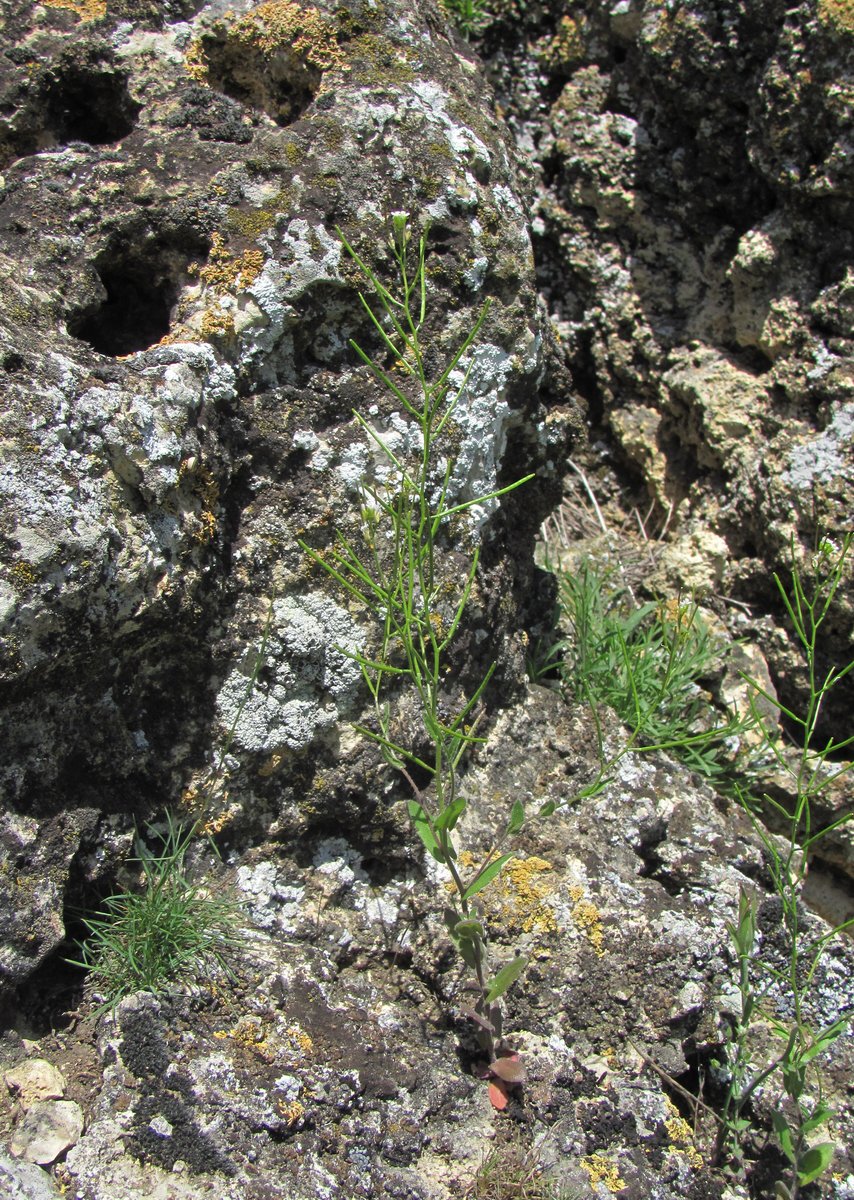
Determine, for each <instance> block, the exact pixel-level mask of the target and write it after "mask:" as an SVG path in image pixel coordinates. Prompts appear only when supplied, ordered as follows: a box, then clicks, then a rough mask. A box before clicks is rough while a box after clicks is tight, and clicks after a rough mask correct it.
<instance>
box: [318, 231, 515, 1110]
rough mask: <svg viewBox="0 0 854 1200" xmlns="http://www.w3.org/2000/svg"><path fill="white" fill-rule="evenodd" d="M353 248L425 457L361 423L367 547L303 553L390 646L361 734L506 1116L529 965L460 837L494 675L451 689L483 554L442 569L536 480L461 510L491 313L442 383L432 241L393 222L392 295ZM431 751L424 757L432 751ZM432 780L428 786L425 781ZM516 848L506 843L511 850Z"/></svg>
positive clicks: (366, 358) (372, 677)
mask: <svg viewBox="0 0 854 1200" xmlns="http://www.w3.org/2000/svg"><path fill="white" fill-rule="evenodd" d="M339 236H340V237H341V241H342V244H343V246H344V248H345V250H346V251H347V253H348V255H349V256H350V258H351V259H352V261H353V262H354V264H355V265H356V267H357V268H358V270H359V272H360V273H361V275H362V277H363V278H364V279H365V281H366V283H367V285H368V287H369V289H370V291H369V296H366V295H364V294H363V293H361V292H360V293H359V300H360V303H361V305H362V307H363V309H364V310H365V312H366V314H367V316H368V317H369V319H370V322H371V326H372V328H373V330H374V333H375V334H376V335H377V336H378V338H379V341H380V344H381V346H382V352H383V355H382V361H381V359H380V357H379V356H376V357H374V356H372V355H371V354H369V353H368V352H367V351H366V350H364V349H363V348H362V347H361V346H360V345H359V344H358V343H356V342H351V346H352V347H353V349H354V350H355V352H356V354H357V355H358V356H359V358H360V359H361V360H362V362H363V363H364V364H365V365H366V366H367V367H368V368H369V369H370V371H371V374H372V375H373V377H374V378H375V379H376V380H377V381H378V382H379V383H380V385H381V386H382V388H383V389H384V390H385V392H386V393H387V394H388V395H389V396H390V398H391V399H392V400H393V402H394V404H395V407H396V408H398V410H399V412H400V413H401V415H404V416H405V417H406V418H408V420H409V422H410V423H411V428H412V429H413V431H414V433H415V437H414V439H413V440H414V442H415V443H417V450H416V451H415V452H414V453H413V454H410V455H407V454H406V453H405V452H404V451H401V450H399V449H397V448H396V444H393V443H392V439H391V438H390V437H389V436H388V435H385V436H384V435H383V433H382V432H380V431H378V430H377V429H376V428H375V427H374V425H373V424H372V423H371V422H370V421H369V420H368V417H367V416H366V415H365V414H364V413H359V412H356V413H355V414H354V415H355V419H356V421H357V422H358V424H359V425H360V426H361V428H362V429H363V431H364V432H365V434H366V435H367V437H368V439H369V441H370V442H371V443H372V444H373V446H374V447H375V448H376V451H377V452H378V466H377V470H376V472H375V474H374V476H373V477H371V478H365V479H364V480H363V482H362V499H363V505H362V513H361V516H362V521H361V531H360V538H359V540H358V541H353V540H351V539H349V538H347V537H345V536H344V535H343V534H342V533H340V532H339V533H337V535H336V539H335V542H334V544H333V545H332V546H331V548H329V549H327V550H326V551H324V552H320V551H318V550H315V549H312V548H311V547H310V546H308V545H307V544H306V543H304V542H301V543H300V545H301V546H302V548H303V550H304V551H305V553H306V554H308V555H309V556H310V557H311V558H312V559H313V560H314V561H315V562H316V563H317V564H318V565H319V566H320V567H322V568H323V570H325V571H326V572H327V573H328V574H329V575H330V576H331V577H332V578H333V579H335V580H336V581H337V582H338V583H339V584H340V585H341V586H342V587H343V588H345V589H346V591H347V592H348V593H349V594H350V595H351V596H352V597H354V598H355V599H356V600H357V601H358V602H359V604H360V605H361V606H362V607H363V608H364V610H366V611H367V612H368V613H369V614H370V616H371V617H372V618H373V620H374V622H375V623H376V628H377V631H378V647H377V649H376V652H375V653H374V654H373V655H368V654H365V653H352V654H351V655H350V657H352V658H353V659H354V660H355V661H356V662H357V663H358V664H359V667H360V669H361V672H362V677H363V680H364V683H365V686H366V688H367V690H368V693H369V695H370V697H371V701H372V704H373V716H374V723H373V726H372V727H371V728H368V727H365V726H359V727H358V729H359V732H361V733H362V735H363V736H365V737H366V738H368V739H370V740H371V741H372V742H374V743H376V744H377V745H378V746H379V747H380V750H381V752H382V755H383V758H384V759H385V761H386V763H388V765H389V766H391V767H393V768H394V769H395V770H396V771H398V772H399V773H400V774H401V776H403V778H404V779H405V780H406V781H407V784H408V787H409V789H410V791H411V797H410V799H409V801H408V808H409V815H410V817H411V820H412V823H413V826H414V828H415V831H416V832H417V834H418V836H419V838H420V839H421V841H422V842H423V844H424V846H425V848H426V850H427V852H428V853H429V854H430V855H431V856H432V857H433V858H434V859H435V860H436V862H438V863H439V864H440V865H441V866H442V867H443V868H444V869H445V870H446V871H447V872H448V874H449V875H450V877H451V880H452V889H453V899H452V901H451V902H450V903H449V904H448V906H447V907H446V909H445V912H444V919H445V924H446V926H447V929H448V933H449V935H450V937H451V939H452V941H453V943H454V945H455V946H456V948H457V950H458V952H459V954H460V956H461V958H462V959H463V961H464V962H465V964H466V965H467V967H468V968H469V969H470V970H471V972H472V973H473V976H474V982H473V984H472V988H473V991H474V1001H473V1003H472V1005H471V1007H470V1008H468V1009H466V1010H465V1011H466V1013H467V1015H468V1016H470V1017H471V1019H472V1020H473V1021H474V1022H475V1024H476V1025H477V1027H478V1030H479V1037H480V1041H481V1045H482V1048H483V1051H484V1053H485V1055H486V1064H485V1066H484V1067H483V1074H484V1076H485V1077H487V1078H489V1079H490V1081H491V1089H490V1094H491V1096H492V1099H493V1103H494V1104H496V1106H497V1107H503V1106H504V1104H506V1100H507V1097H506V1087H507V1086H508V1085H511V1086H512V1085H513V1084H515V1083H519V1082H521V1081H522V1080H523V1078H524V1070H523V1068H522V1066H521V1064H520V1063H519V1062H518V1061H517V1059H516V1058H515V1056H514V1055H512V1053H511V1052H510V1051H509V1050H508V1048H507V1046H506V1044H505V1042H504V1041H503V1038H502V1031H501V1010H500V1005H499V1003H498V1002H499V998H500V997H501V996H502V995H503V993H504V992H505V991H506V990H507V989H508V988H509V987H510V986H511V984H512V983H513V982H514V981H515V980H516V979H517V978H518V976H519V975H520V974H521V972H522V971H523V969H524V967H525V959H524V958H523V957H516V958H514V959H512V960H511V961H510V962H507V963H505V965H504V966H503V967H502V968H501V969H500V970H499V971H497V973H496V974H494V975H492V974H491V972H490V967H489V962H488V952H487V935H486V930H485V928H484V924H483V922H482V920H481V917H480V914H479V912H478V902H477V897H478V895H479V894H480V892H482V891H483V889H484V888H485V887H487V885H488V884H489V883H490V882H491V881H492V880H493V879H495V878H496V876H498V875H499V873H500V872H501V870H502V868H503V867H504V866H505V864H506V863H507V862H508V860H509V859H510V857H511V855H510V854H508V853H498V852H497V851H496V850H495V849H493V850H491V851H490V852H489V853H488V854H487V855H486V856H485V857H484V858H483V859H482V861H481V862H480V863H479V865H477V866H476V867H474V868H473V869H466V868H464V867H463V865H462V863H461V859H460V856H459V854H458V848H457V845H456V844H455V837H456V835H455V831H456V829H457V826H458V823H459V821H460V819H461V818H462V817H463V816H464V814H465V812H466V808H467V803H468V801H467V798H466V796H465V794H464V793H463V792H461V790H460V786H459V780H458V769H459V767H460V764H461V761H462V759H463V757H464V755H465V754H466V752H467V751H468V750H470V749H471V748H472V747H473V746H476V745H480V744H482V743H483V742H484V740H485V739H484V738H483V737H481V736H479V735H478V733H477V728H478V724H479V720H480V701H481V698H482V697H483V694H484V691H485V689H486V687H487V685H488V683H489V680H490V678H491V676H492V673H493V670H494V664H493V665H492V666H490V667H489V669H488V670H487V671H486V672H485V674H484V675H483V678H482V679H481V680H480V682H479V683H478V684H477V685H476V686H475V687H474V688H473V690H472V691H471V693H470V694H469V695H468V696H462V697H461V698H459V699H456V700H455V695H454V693H453V691H452V690H451V688H450V687H449V671H450V668H451V654H452V649H453V646H454V642H455V639H456V638H457V635H458V633H459V631H460V628H461V623H462V622H463V618H464V615H465V613H466V609H467V606H468V605H469V602H470V600H471V597H472V592H473V590H474V589H475V587H476V577H477V570H478V562H479V551H478V549H477V548H475V549H473V550H472V552H471V554H470V556H469V557H468V566H467V569H466V570H465V571H464V572H461V573H460V575H459V576H458V577H457V578H456V579H452V578H449V575H448V572H447V571H446V570H443V569H442V565H441V563H440V558H441V551H442V550H443V549H444V548H445V547H446V546H447V545H448V542H449V539H450V533H451V530H452V529H453V527H454V525H456V524H458V522H454V518H459V517H460V516H461V515H462V514H465V513H467V512H468V511H469V510H471V509H472V508H474V507H475V506H476V505H483V504H485V503H487V502H489V501H492V500H496V499H497V498H499V497H501V496H503V495H506V494H507V493H508V492H511V491H513V489H514V488H516V487H519V486H520V485H521V484H522V483H525V482H527V480H528V479H530V478H532V476H527V477H526V478H525V479H521V480H518V481H517V482H516V483H513V484H511V485H509V486H507V487H503V488H497V489H495V490H493V491H490V492H488V493H486V494H484V495H480V496H477V497H476V498H474V499H470V500H454V498H453V497H452V495H451V480H452V476H453V470H454V465H455V463H454V459H453V457H452V455H451V453H450V452H449V445H450V442H451V438H450V437H449V434H450V432H451V425H452V418H453V416H454V412H455V410H456V409H457V405H458V403H459V402H460V400H461V398H462V397H463V396H464V394H465V390H466V385H467V383H468V380H469V375H470V372H471V368H472V361H473V360H469V362H468V366H466V365H465V361H466V356H467V355H468V352H469V351H470V350H471V348H472V346H473V344H474V342H475V339H476V338H477V336H478V333H479V332H480V330H481V328H482V326H483V323H484V320H485V319H486V315H487V312H488V308H489V304H488V302H487V303H486V304H484V306H483V308H482V309H481V311H480V313H479V315H478V317H477V319H476V320H475V321H474V323H473V325H472V327H471V329H470V331H469V332H468V334H467V335H466V336H465V337H464V338H463V340H462V341H461V343H460V344H459V345H458V346H457V348H456V350H454V351H453V353H451V354H450V356H449V357H448V359H447V361H446V362H445V363H444V366H442V367H441V369H437V370H433V371H431V368H430V366H429V365H428V362H430V363H431V362H433V361H434V355H433V353H432V348H428V346H427V345H426V344H425V319H426V315H427V278H426V271H425V250H426V236H425V235H424V234H422V235H421V237H420V238H418V239H417V240H415V239H414V238H413V235H412V233H411V230H410V227H409V222H408V218H407V216H406V214H404V213H395V214H393V215H392V237H391V240H390V243H389V247H390V250H391V254H392V256H393V261H394V267H395V272H396V281H395V283H394V284H393V285H392V287H387V286H386V285H385V284H384V283H383V282H382V281H381V280H380V278H379V277H378V275H377V274H376V273H375V271H374V270H373V269H372V268H371V267H370V266H369V265H368V264H367V263H366V262H365V261H364V259H363V258H361V257H360V256H359V254H358V253H357V252H356V250H355V249H354V248H353V247H352V245H351V244H350V243H349V242H348V241H347V239H346V238H345V237H344V236H343V234H341V233H340V231H339ZM402 692H403V693H408V694H409V695H410V696H412V697H413V698H414V700H415V706H416V708H417V711H418V713H419V719H420V724H421V735H420V738H419V740H418V742H417V743H416V742H415V741H409V742H408V744H404V742H405V740H406V739H402V737H401V735H400V733H398V732H397V729H398V726H397V724H396V722H395V714H396V711H397V710H396V707H393V705H394V700H395V696H398V697H399V696H400V695H401V693H402ZM422 745H423V746H427V747H428V749H427V750H422V749H421V748H420V747H421V746H422ZM421 779H426V780H427V782H426V783H425V784H423V785H422V784H421V783H419V782H417V780H421ZM524 818H525V814H524V809H523V808H522V805H521V804H520V803H518V802H517V803H516V804H515V805H514V806H513V810H512V812H511V815H510V820H509V822H508V826H507V829H506V830H505V834H504V836H512V835H513V834H515V833H517V832H518V831H519V829H520V828H521V827H522V824H523V822H524ZM502 841H503V838H502Z"/></svg>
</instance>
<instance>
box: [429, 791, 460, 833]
mask: <svg viewBox="0 0 854 1200" xmlns="http://www.w3.org/2000/svg"><path fill="white" fill-rule="evenodd" d="M467 804H468V801H467V800H465V799H464V798H463V797H462V796H457V797H455V799H453V800H452V801H451V803H450V804H449V805H448V806H447V807H446V808H443V809H442V811H441V812H440V813H439V815H438V817H437V818H436V820H435V821H434V822H433V828H434V829H437V830H440V829H448V830H452V829H453V828H454V826H455V825H456V823H457V821H459V819H460V817H461V816H462V815H463V813H464V812H465V811H466V805H467Z"/></svg>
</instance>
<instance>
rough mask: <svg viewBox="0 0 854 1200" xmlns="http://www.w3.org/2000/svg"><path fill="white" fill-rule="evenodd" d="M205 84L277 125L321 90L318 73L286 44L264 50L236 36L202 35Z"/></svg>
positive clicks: (286, 122) (296, 115) (290, 119)
mask: <svg viewBox="0 0 854 1200" xmlns="http://www.w3.org/2000/svg"><path fill="white" fill-rule="evenodd" d="M202 50H203V55H204V60H205V65H206V67H207V83H208V84H209V85H210V86H211V87H212V88H214V89H215V90H216V91H218V92H223V93H224V94H225V95H226V96H230V97H231V98H232V99H233V100H237V101H239V103H241V104H243V105H245V106H246V107H247V108H254V109H260V110H261V111H262V112H265V113H267V115H268V116H270V117H272V119H273V120H274V121H275V122H276V124H277V125H290V124H292V123H293V122H294V121H296V120H297V119H298V118H299V117H300V116H301V115H302V114H303V113H304V112H305V110H306V109H307V108H308V106H309V104H311V102H312V100H313V99H314V97H315V96H316V95H317V92H318V91H319V89H320V80H321V72H320V70H318V69H317V68H313V67H310V66H307V65H306V64H305V63H304V62H302V61H301V59H300V58H299V57H298V56H297V55H296V53H295V52H294V51H293V50H292V49H291V47H290V46H289V45H286V44H283V45H282V46H280V47H279V48H278V49H277V50H276V52H275V53H274V54H269V53H265V52H264V51H263V49H262V48H261V46H253V45H252V44H251V43H247V42H245V41H243V40H238V39H237V38H233V39H232V38H229V37H227V36H222V35H220V36H213V35H209V36H208V37H205V38H203V40H202Z"/></svg>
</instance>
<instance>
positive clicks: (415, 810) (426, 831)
mask: <svg viewBox="0 0 854 1200" xmlns="http://www.w3.org/2000/svg"><path fill="white" fill-rule="evenodd" d="M407 808H408V809H409V816H410V817H411V818H412V824H413V825H414V826H415V832H416V833H417V834H418V836H419V837H420V838H421V841H422V842H423V843H424V845H425V846H426V847H427V850H428V851H429V853H430V854H432V855H433V857H434V858H435V860H436V862H440V863H443V862H445V858H446V855H444V854H443V853H442V850H441V848H440V846H439V843H438V842H437V841H436V838H435V837H434V836H433V831H432V829H431V828H430V822H429V821H428V819H427V814H426V813H425V811H424V809H423V808H422V807H421V805H420V804H419V803H418V801H417V800H410V801H409V802H408V804H407Z"/></svg>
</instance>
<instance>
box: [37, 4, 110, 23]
mask: <svg viewBox="0 0 854 1200" xmlns="http://www.w3.org/2000/svg"><path fill="white" fill-rule="evenodd" d="M43 3H44V5H45V7H46V8H70V9H71V11H72V12H73V13H77V15H78V17H80V18H81V20H83V21H100V20H101V19H102V17H105V16H106V15H107V0H43Z"/></svg>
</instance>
